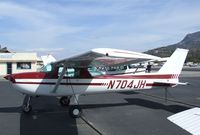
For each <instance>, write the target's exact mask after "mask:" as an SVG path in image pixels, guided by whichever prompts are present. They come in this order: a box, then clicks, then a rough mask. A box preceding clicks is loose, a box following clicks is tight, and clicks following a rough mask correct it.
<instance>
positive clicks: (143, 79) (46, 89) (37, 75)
mask: <svg viewBox="0 0 200 135" xmlns="http://www.w3.org/2000/svg"><path fill="white" fill-rule="evenodd" d="M177 78H178V75H176V74H157V73H144V74H125V75H102V76H96V77H89V78H70V77H64V78H63V79H62V81H61V82H60V84H59V86H58V89H57V91H56V92H52V90H53V88H54V87H55V85H56V82H57V80H58V79H57V77H52V76H51V77H50V76H48V75H47V74H46V73H43V72H33V73H21V74H13V75H10V78H9V80H11V82H12V85H13V86H14V88H16V89H17V90H19V91H20V92H21V93H24V94H29V95H44V96H68V95H73V94H80V95H81V94H93V93H107V92H119V91H132V90H142V89H151V88H152V87H159V86H163V85H160V84H156V83H155V82H158V81H159V82H162V81H163V82H167V81H173V80H176V79H177ZM164 87H166V86H164Z"/></svg>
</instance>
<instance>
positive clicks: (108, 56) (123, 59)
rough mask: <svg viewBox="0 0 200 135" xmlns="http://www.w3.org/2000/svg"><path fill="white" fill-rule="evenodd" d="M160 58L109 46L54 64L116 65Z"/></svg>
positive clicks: (83, 65) (82, 65)
mask: <svg viewBox="0 0 200 135" xmlns="http://www.w3.org/2000/svg"><path fill="white" fill-rule="evenodd" d="M160 59H161V58H160V57H156V56H152V55H148V54H144V53H138V52H132V51H125V50H118V49H109V48H97V49H92V50H91V51H88V52H86V53H83V54H81V55H77V56H74V57H70V58H67V59H64V60H61V61H57V62H55V64H63V63H65V64H66V65H67V66H68V67H90V66H117V65H126V64H133V63H139V62H143V61H147V60H160Z"/></svg>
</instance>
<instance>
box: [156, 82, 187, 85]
mask: <svg viewBox="0 0 200 135" xmlns="http://www.w3.org/2000/svg"><path fill="white" fill-rule="evenodd" d="M154 84H155V86H156V85H158V86H175V85H189V83H188V82H154Z"/></svg>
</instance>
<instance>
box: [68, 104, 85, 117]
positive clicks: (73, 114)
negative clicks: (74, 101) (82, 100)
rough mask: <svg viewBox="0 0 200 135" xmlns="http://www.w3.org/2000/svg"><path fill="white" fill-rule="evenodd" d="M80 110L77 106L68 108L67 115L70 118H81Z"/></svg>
mask: <svg viewBox="0 0 200 135" xmlns="http://www.w3.org/2000/svg"><path fill="white" fill-rule="evenodd" d="M81 113H82V110H81V108H80V107H79V106H78V105H73V106H70V108H69V115H70V116H71V117H72V118H79V117H80V116H81Z"/></svg>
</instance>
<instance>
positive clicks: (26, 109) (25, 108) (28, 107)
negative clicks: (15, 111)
mask: <svg viewBox="0 0 200 135" xmlns="http://www.w3.org/2000/svg"><path fill="white" fill-rule="evenodd" d="M31 98H32V97H31V96H28V100H27V102H26V103H25V104H24V105H23V106H22V109H23V112H24V113H29V112H31V110H32V107H31V105H30V102H31Z"/></svg>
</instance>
